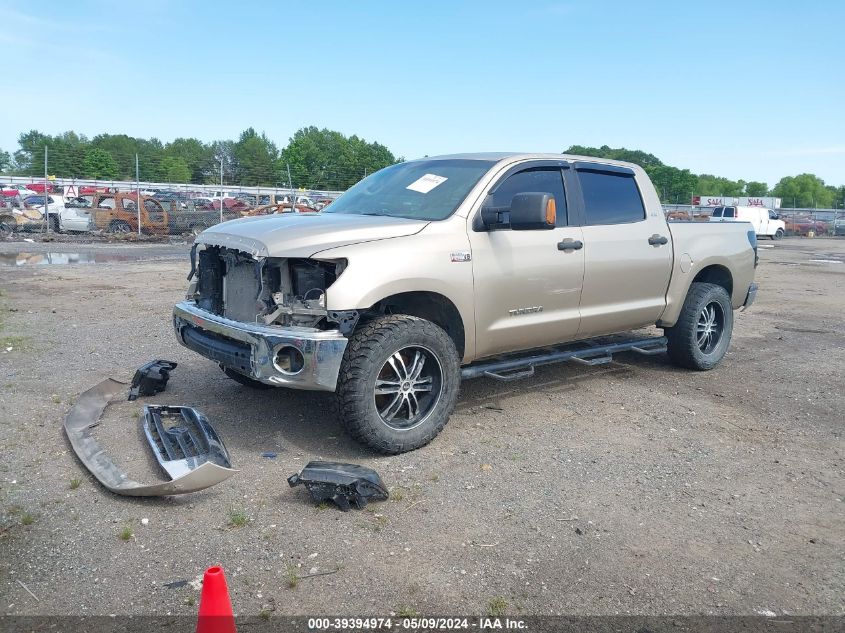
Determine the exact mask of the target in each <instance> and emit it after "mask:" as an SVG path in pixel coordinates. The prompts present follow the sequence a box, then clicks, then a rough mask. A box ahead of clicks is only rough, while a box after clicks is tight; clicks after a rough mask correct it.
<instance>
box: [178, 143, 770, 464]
mask: <svg viewBox="0 0 845 633" xmlns="http://www.w3.org/2000/svg"><path fill="white" fill-rule="evenodd" d="M756 250H757V242H756V237H755V235H754V231H753V229H752V227H750V226H747V225H745V224H742V223H724V224H716V223H710V224H707V223H701V224H693V223H677V224H675V223H671V224H670V223H667V221H666V219H665V217H664V215H663V211H662V207H661V204H660V201H659V199H658V197H657V194H656V192H655V189H654V187H653V185H652V183H651V182H650V180H649V178H648V176H647V175H646V173H645V172H644V171H643V170H642V169H641V168H640V167H638V166H636V165H633V164H628V163H622V162H618V161H610V160H604V159H595V158H585V157H577V156H568V155H559V154H554V155H549V154H465V155H454V156H443V157H438V158H425V159H422V160H416V161H410V162H406V163H401V164H397V165H393V166H391V167H388V168H386V169H383V170H381V171H379V172H376V173H375V174H373V175H371V176H369V177H367V178H365V179H364V180H362V181H361V182H359V183H358V184H356V185H355V186H354V187H352V188H351V189H349V191H347V192H346V193H344V194H343V195H342V196H341V197H340V198H339V199H338V200H337V201H335V202H334V203H333V204H331V205H330V206H329V207H327V208H326V209H325V210H324V211H323V212H322V213H319V214H310V215H309V214H297V215H278V216H265V217H255V218H245V219H241V220H235V221H231V222H225V223H223V224H219V225H217V226H215V227H213V228H211V229H208V230H206V231H204V232H203V233H202V234H201V235H200V236H199V237H198V238H197V240H196V243H195V246H194V250H193V251H192V265H191V272H190V275H189V280H190V286H189V289H188V294H187V298H186V300H185V301H183V302H181V303H179V304H177V305H176V306H175V308H174V326H175V329H176V333H177V336H178V339H179V341H180V342H181V343H182V344H183V345H185V346H186V347H188V348H190V349H192V350H194V351H196V352H197V353H199V354H201V355H203V356H205V357H206V358H209V359H211V360H213V361H216V362H217V363H218V364H219V365H220V367H221V368H222V369H223V371H224V372H225V373H226V375H227V376H229V377H230V378H232V379H233V380H236V381H237V382H239V383H241V384H244V385H247V386H250V387H254V388H269V387H289V388H294V389H314V390H324V391H333V392H335V393H336V397H337V399H338V402H339V410H340V415H341V417H342V420H341V421H342V423H343V424H344V425H345V427H346V428H347V430H348V431H349V432H350V433H351V435H352V436H353V437H355V438H356V439H358V440H359V441H362V442H364V443H365V444H368V445H369V446H371V447H373V448H375V449H377V450H379V451H382V452H385V453H400V452H403V451H408V450H412V449H415V448H418V447H420V446H423V445H424V444H426V443H428V442H429V441H431V440H432V439H433V438H434V437H435V436H436V435H437V434H438V433H439V432H440V431H441V429H442V428H443V426H444V425H445V424H446V422H447V420H448V418H449V415H450V414H451V412H452V409H453V408H454V406H455V402H456V400H457V397H458V388H459V384H460V381H461V379H462V378H464V379H466V378H473V377H477V376H487V377H492V378H498V379H502V380H513V379H516V378H523V377H527V376H529V375H531V374H532V373H533V371H534V367H535V366H539V365H544V364H549V363H551V362H559V361H563V360H577V361H580V362H582V363H588V364H599V363H603V362H607V361H608V360H610V355H611V354H612V353H613V352H619V351H634V352H640V353H661V352H664V351H666V352H668V356H669V358H670V359H671V360H672V361H673V362H674V363H675V364H677V365H679V366H682V367H686V368H691V369H697V370H707V369H711V368H713V367H715V366H716V365H717V364H718V363H719V362H720V361H721V359H722V358H723V356H724V355H725V353H726V351H727V348H728V344H729V342H730V337H731V332H732V328H733V310H735V309H738V308H740V307H743V306H748V305H750V304H751V302H752V301H753V300H754V297H755V294H756V290H757V286H756V284H754V283H753V280H754V269H755V266H756V260H757V253H756ZM654 325H656V326H657V327H659V328H662V329H663V330H664V336H659V337H658V336H656V337H651V338H645V339H642V338H637V337H633V336H631V335H626V336H624V337H622V338H621V339H620V338H619V337H616V338H614V339H609V338H607V337H608V335H612V334H618V333H621V332H627V331H629V330H634V329H637V328H642V327H645V326H654ZM600 337H604V338H600ZM573 343H575V345H573Z"/></svg>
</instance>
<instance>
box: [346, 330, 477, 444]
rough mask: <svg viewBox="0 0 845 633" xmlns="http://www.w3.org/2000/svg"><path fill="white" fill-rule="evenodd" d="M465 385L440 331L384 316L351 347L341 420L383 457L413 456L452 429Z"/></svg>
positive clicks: (354, 337)
mask: <svg viewBox="0 0 845 633" xmlns="http://www.w3.org/2000/svg"><path fill="white" fill-rule="evenodd" d="M460 381H461V371H460V359H459V358H458V352H457V350H456V349H455V344H454V342H453V341H452V339H451V338H449V335H448V334H446V332H444V331H443V330H442V329H441V328H439V327H438V326H437V325H435V324H434V323H431V322H430V321H426V320H425V319H420V318H418V317H414V316H408V315H404V314H393V315H387V316H382V317H378V318H376V319H373V320H371V321H368V322H366V323H364V324H363V325H361V326H360V328H359V329H358V330H357V331H355V333H354V334H353V335H352V336H351V338H350V340H349V344H348V345H347V346H346V352H345V354H344V356H343V362H342V363H341V367H340V374H339V376H338V383H337V391H336V396H337V402H338V409H339V412H340V416H341V422H342V423H343V425H344V426H345V427H346V430H347V431H348V432H349V434H350V435H351V436H352V437H353V438H355V439H356V440H358V441H359V442H361V443H363V444H366V445H367V446H369V447H371V448H373V449H375V450H377V451H379V452H381V453H386V454H389V455H395V454H397V453H404V452H406V451H412V450H414V449H416V448H420V447H421V446H425V445H426V444H428V443H429V442H430V441H431V440H433V439H434V438H435V437H436V436H437V434H438V433H440V431H441V430H442V429H443V427H444V426H445V425H446V422H447V421H448V420H449V416H450V414H451V413H452V410H453V409H454V408H455V403H456V402H457V400H458V391H459V387H460Z"/></svg>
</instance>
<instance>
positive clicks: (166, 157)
mask: <svg viewBox="0 0 845 633" xmlns="http://www.w3.org/2000/svg"><path fill="white" fill-rule="evenodd" d="M18 145H19V146H20V147H19V149H18V150H17V151H15V152H14V153H13V154H10V153H9V152H4V151H2V150H0V173H9V174H17V175H26V176H33V177H37V176H43V174H44V152H45V147H46V148H47V152H48V153H47V159H48V164H47V170H48V173H49V174H50V175H53V176H57V177H63V178H94V179H98V180H134V179H135V173H136V172H135V167H136V156H137V166H138V175H139V177H140V179H141V180H143V181H147V182H168V183H173V184H183V183H184V184H187V183H195V184H216V183H219V182H220V180H221V169H222V177H223V183H224V184H225V185H228V186H232V185H243V186H272V187H279V186H293V187H302V188H306V189H328V190H337V191H342V190H345V189H348V188H349V187H351V186H352V185H353V184H355V183H356V182H358V181H359V180H360V179H361V178H363V177H365V176H366V175H367V174H371V173H373V172H374V171H377V170H379V169H381V168H383V167H387V166H388V165H392V164H394V163H396V162H399V161H402V160H404V159H403V158H401V157H396V156H394V154H393V153H392V152H391V151H390V150H389V149H388V148H387V147H385V146H384V145H382V144H380V143H377V142H367V141H365V140H364V139H362V138H359V137H358V136H355V135H352V136H345V135H343V134H341V133H340V132H336V131H333V130H328V129H325V128H324V129H318V128H316V127H314V126H311V127H306V128H302V129H300V130H298V131H297V132H296V133H295V134H294V135H293V137H291V139H290V140H289V142H288V144H287V146H285V147H284V148H283V149H281V150H280V149H279V148H278V146H277V145H276V144H275V143H274V142H273V141H271V140H270V139H269V138H268V137H267V135H266V134H264V133H263V132H262V133H260V134H259V133H258V132H256V130H255V129H254V128H252V127H250V128H247V129H246V130H244V131H243V132H241V134H240V136H239V137H238V139H237V140H236V141H232V140H218V141H213V142H211V143H205V142H203V141H200V140H198V139H195V138H177V139H175V140H173V141H171V142H169V143H162V142H161V141H160V140H159V139H157V138H151V139H143V138H134V137H131V136H127V135H126V134H98V135H97V136H95V137H93V138H91V139H89V138H87V137H86V136H84V135H80V134H76V133H75V132H72V131H69V132H65V133H63V134H58V135H55V136H50V135H48V134H43V133H41V132H39V131H37V130H30V131H29V132H25V133H23V134H21V135H20V137H19V138H18ZM565 153H567V154H580V155H584V156H595V157H598V158H611V159H616V160H624V161H628V162H632V163H636V164H638V165H640V166H641V167H643V168H644V169H645V170H646V172H648V175H649V177H650V178H651V180H652V182H654V186H655V188H656V189H657V193H658V195H660V197H661V200H662V202H664V203H667V204H672V203H674V204H690V202H691V197H692V196H693V195H701V196H766V195H771V196H775V197H778V198H781V200H782V206H783V207H785V208H793V207H798V208H808V207H815V208H842V207H843V206H845V186H839V187H835V186H832V185H826V184H825V183H824V181H823V180H822V179H821V178H819V177H817V176H815V175H813V174H800V175H798V176H786V177H784V178H781V179H780V181H778V182H777V183H776V184H775V185H774V186H773V187H772V188H769V186H768V184H767V183H765V182H759V181H745V180H730V179H729V178H723V177H720V176H714V175H712V174H693V173H692V172H690V170H688V169H679V168H677V167H673V166H671V165H666V164H664V163H663V162H662V161H661V160H660V159H659V158H657V157H656V156H655V155H654V154H649V153H647V152H644V151H642V150H629V149H626V148H624V147H621V148H612V147H608V146H607V145H603V146H601V147H586V146H583V145H572V146H571V147H569V148H568V149H567V150H566V151H565Z"/></svg>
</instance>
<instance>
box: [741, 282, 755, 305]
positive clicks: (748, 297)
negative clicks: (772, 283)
mask: <svg viewBox="0 0 845 633" xmlns="http://www.w3.org/2000/svg"><path fill="white" fill-rule="evenodd" d="M756 298H757V284H755V283H754V282H751V285H750V286H748V294H747V295H746V296H745V303H743V304H742V309H743V310H746V309H748V308H750V307H751V304H752V303H754V299H756Z"/></svg>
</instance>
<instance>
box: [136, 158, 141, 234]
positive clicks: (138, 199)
mask: <svg viewBox="0 0 845 633" xmlns="http://www.w3.org/2000/svg"><path fill="white" fill-rule="evenodd" d="M140 176H141V170H140V169H138V154H137V153H136V154H135V205H136V206H137V207H138V235H140V234H141V177H140Z"/></svg>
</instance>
